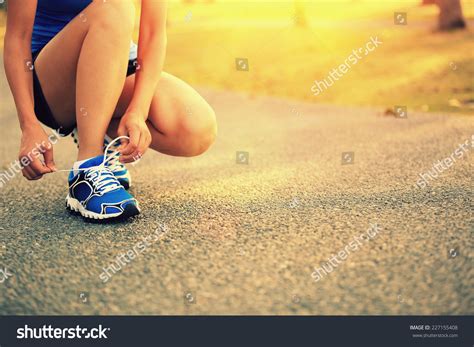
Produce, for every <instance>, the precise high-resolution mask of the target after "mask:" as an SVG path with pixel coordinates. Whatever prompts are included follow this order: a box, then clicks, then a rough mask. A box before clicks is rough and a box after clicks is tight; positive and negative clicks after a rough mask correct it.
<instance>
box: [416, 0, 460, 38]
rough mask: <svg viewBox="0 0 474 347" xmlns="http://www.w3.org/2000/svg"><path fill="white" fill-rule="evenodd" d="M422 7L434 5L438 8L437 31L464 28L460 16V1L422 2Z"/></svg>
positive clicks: (425, 0) (428, 0) (439, 0)
mask: <svg viewBox="0 0 474 347" xmlns="http://www.w3.org/2000/svg"><path fill="white" fill-rule="evenodd" d="M422 4H423V5H431V4H436V5H438V7H439V16H438V29H439V30H443V31H446V30H455V29H462V28H465V27H466V22H465V20H464V16H463V14H462V6H461V0H423V3H422Z"/></svg>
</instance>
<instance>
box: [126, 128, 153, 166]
mask: <svg viewBox="0 0 474 347" xmlns="http://www.w3.org/2000/svg"><path fill="white" fill-rule="evenodd" d="M150 143H151V136H150V135H145V134H142V136H141V137H140V143H139V144H138V147H137V149H136V150H135V152H133V153H132V154H129V155H126V156H123V157H122V160H121V161H122V162H125V163H131V162H136V161H138V160H140V159H141V158H142V157H143V155H144V154H145V152H146V151H147V149H148V147H149V146H150Z"/></svg>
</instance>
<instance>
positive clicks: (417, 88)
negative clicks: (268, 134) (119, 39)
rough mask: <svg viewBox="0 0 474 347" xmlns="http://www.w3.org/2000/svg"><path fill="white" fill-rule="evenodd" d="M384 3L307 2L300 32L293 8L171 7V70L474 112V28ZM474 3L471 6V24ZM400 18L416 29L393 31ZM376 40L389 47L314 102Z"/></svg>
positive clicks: (334, 98) (251, 85)
mask: <svg viewBox="0 0 474 347" xmlns="http://www.w3.org/2000/svg"><path fill="white" fill-rule="evenodd" d="M380 3H381V2H374V1H365V2H364V1H358V2H356V1H352V2H349V1H331V2H330V1H319V2H317V1H314V2H312V3H305V4H304V5H305V11H306V16H307V21H308V27H306V28H298V27H296V26H294V25H293V22H292V15H293V13H294V6H293V3H292V2H291V1H285V2H278V3H276V2H262V1H260V2H243V1H239V2H219V3H217V4H212V5H209V4H191V5H189V4H182V3H172V4H171V6H170V27H169V45H168V58H167V62H166V69H167V70H168V71H170V72H171V73H174V74H176V75H178V76H180V77H182V78H183V79H185V80H187V81H189V82H190V83H191V84H193V85H206V86H211V87H215V88H222V89H230V90H236V91H246V92H249V93H251V94H268V95H277V96H282V97H289V98H296V99H303V100H307V101H310V102H320V103H335V104H344V105H373V106H381V107H393V106H394V105H407V106H409V107H410V108H411V109H422V110H429V111H441V112H446V111H448V112H463V113H473V109H472V108H470V107H469V102H468V101H469V100H472V99H474V98H473V90H474V84H473V76H474V59H473V52H474V45H473V41H472V29H469V30H468V31H458V32H452V33H435V32H433V31H434V30H433V29H434V28H435V25H436V16H437V8H436V7H435V6H425V7H420V6H419V5H418V4H419V1H403V2H383V3H382V4H380ZM472 4H473V3H472V2H470V3H467V2H464V10H465V15H466V16H467V17H470V16H472V15H473V13H472V11H473V9H472V8H473V6H472ZM469 5H470V6H469ZM394 11H401V12H407V13H408V23H409V24H408V25H406V26H398V25H394V24H393V13H394ZM371 36H378V37H379V38H380V39H381V40H382V41H383V44H382V45H381V46H380V47H379V48H377V49H376V50H375V51H374V52H372V53H371V54H369V55H368V56H367V57H365V58H364V59H363V60H361V61H360V62H359V63H358V64H357V65H355V66H354V67H353V68H352V69H351V70H350V71H349V72H347V73H346V74H345V75H344V77H343V78H341V79H340V80H339V81H337V82H336V83H335V84H334V85H333V86H332V87H331V88H329V89H328V90H326V91H324V92H323V93H322V94H320V95H318V96H317V97H316V96H314V95H312V93H311V90H310V88H311V86H312V84H313V82H314V80H316V79H317V80H322V79H323V78H325V77H326V76H327V75H328V73H329V71H330V70H331V69H332V68H335V67H337V66H338V65H340V64H342V63H343V62H344V60H345V59H346V58H347V57H348V55H349V54H350V53H351V52H352V50H353V49H355V48H358V47H361V46H362V45H363V44H364V43H365V42H366V41H367V40H368V39H369V38H370V37H371ZM235 58H247V59H248V60H249V66H250V71H248V72H243V71H237V70H236V68H235ZM450 100H451V104H456V103H455V102H453V101H452V100H455V101H456V100H457V101H458V103H457V104H458V105H457V106H456V107H455V106H450ZM472 101H474V100H472Z"/></svg>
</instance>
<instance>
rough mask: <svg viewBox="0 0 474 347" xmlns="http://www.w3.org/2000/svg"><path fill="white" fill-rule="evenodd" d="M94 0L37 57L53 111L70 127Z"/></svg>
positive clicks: (55, 116) (73, 119)
mask: <svg viewBox="0 0 474 347" xmlns="http://www.w3.org/2000/svg"><path fill="white" fill-rule="evenodd" d="M97 6H98V3H97V2H95V1H94V2H92V3H91V4H90V5H89V6H88V7H86V8H85V9H84V11H83V12H82V13H81V14H80V15H78V16H77V17H76V18H74V19H73V20H72V21H71V22H69V23H68V24H67V25H66V26H65V27H64V28H63V29H62V30H61V31H60V32H59V33H58V34H57V35H56V36H55V37H54V38H53V39H51V41H50V42H48V44H47V45H46V46H45V47H43V49H42V50H41V52H40V54H39V55H38V57H37V59H36V61H35V70H36V74H37V76H38V79H39V81H40V84H41V89H42V90H43V93H44V95H45V98H46V100H47V102H48V105H49V107H50V109H51V112H52V113H53V115H54V118H55V119H56V121H57V122H58V123H59V124H61V125H64V126H66V127H68V126H70V125H73V124H74V123H75V93H76V70H77V64H78V60H79V55H80V52H81V48H82V44H83V42H84V38H85V37H86V35H87V31H88V29H89V25H90V19H91V18H92V12H93V11H94V10H95V9H96V8H97Z"/></svg>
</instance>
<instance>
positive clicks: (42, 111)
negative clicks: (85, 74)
mask: <svg viewBox="0 0 474 347" xmlns="http://www.w3.org/2000/svg"><path fill="white" fill-rule="evenodd" d="M39 53H40V51H37V52H34V53H33V54H32V55H33V66H34V63H35V61H36V58H37V57H38V55H39ZM136 61H137V59H132V60H129V61H128V69H127V76H130V75H133V74H134V73H135V72H136V64H137V63H136ZM33 94H34V99H35V114H36V118H38V120H39V121H40V122H41V123H43V124H44V125H46V126H48V127H50V128H51V129H54V130H55V131H57V132H58V133H59V134H60V135H63V136H66V135H69V134H70V133H72V131H73V130H74V128H75V127H76V125H75V124H74V125H73V126H72V127H70V128H65V127H63V126H61V125H60V124H59V123H58V122H57V121H56V119H54V116H53V113H52V112H51V109H50V108H49V105H48V102H47V101H46V98H45V96H44V94H43V90H42V88H41V84H40V81H39V79H38V75H37V74H36V71H35V69H34V68H33Z"/></svg>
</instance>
